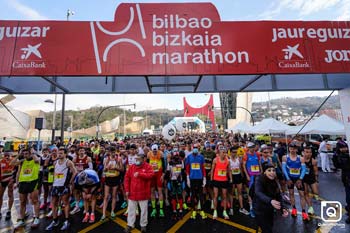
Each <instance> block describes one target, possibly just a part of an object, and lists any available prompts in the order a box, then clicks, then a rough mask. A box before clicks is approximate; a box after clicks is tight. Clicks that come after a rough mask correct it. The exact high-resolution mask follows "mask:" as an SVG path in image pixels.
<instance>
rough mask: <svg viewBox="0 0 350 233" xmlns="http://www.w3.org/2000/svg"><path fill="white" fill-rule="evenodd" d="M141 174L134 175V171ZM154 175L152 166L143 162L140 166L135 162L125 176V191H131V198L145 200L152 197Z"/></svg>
mask: <svg viewBox="0 0 350 233" xmlns="http://www.w3.org/2000/svg"><path fill="white" fill-rule="evenodd" d="M135 172H138V173H139V175H138V176H137V177H134V173H135ZM153 175H154V172H153V169H152V166H151V165H150V164H148V163H146V162H143V164H141V165H140V166H137V165H135V164H133V165H131V167H129V169H128V171H127V172H126V174H125V177H124V188H125V192H128V193H129V199H130V200H133V201H143V200H149V199H151V179H152V177H153Z"/></svg>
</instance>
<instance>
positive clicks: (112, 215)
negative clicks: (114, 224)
mask: <svg viewBox="0 0 350 233" xmlns="http://www.w3.org/2000/svg"><path fill="white" fill-rule="evenodd" d="M115 217H116V214H115V213H114V211H112V212H111V218H112V219H115Z"/></svg>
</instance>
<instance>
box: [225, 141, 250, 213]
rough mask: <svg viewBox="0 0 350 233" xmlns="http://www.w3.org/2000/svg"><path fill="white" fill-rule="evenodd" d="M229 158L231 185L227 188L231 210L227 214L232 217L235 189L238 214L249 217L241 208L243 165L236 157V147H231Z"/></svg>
mask: <svg viewBox="0 0 350 233" xmlns="http://www.w3.org/2000/svg"><path fill="white" fill-rule="evenodd" d="M230 151H231V158H230V171H231V174H232V185H230V187H229V199H230V203H231V205H230V206H231V209H230V212H229V214H230V215H233V196H234V193H235V189H236V188H237V195H238V202H239V212H240V213H242V214H244V215H249V212H248V211H247V210H246V209H245V208H244V207H243V196H242V183H243V176H242V175H243V172H242V171H243V167H242V166H243V165H242V161H241V160H240V158H239V157H238V154H237V151H238V146H236V147H235V146H234V147H231V149H230ZM237 195H236V196H237Z"/></svg>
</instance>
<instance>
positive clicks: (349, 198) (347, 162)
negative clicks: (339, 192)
mask: <svg viewBox="0 0 350 233" xmlns="http://www.w3.org/2000/svg"><path fill="white" fill-rule="evenodd" d="M336 158H337V159H336V163H335V166H336V167H337V168H340V169H341V179H342V182H343V184H344V187H345V195H346V207H345V209H346V210H347V211H348V213H349V212H350V157H349V150H348V146H347V144H346V143H344V144H339V145H337V154H336ZM346 223H347V224H350V217H348V219H347V220H346Z"/></svg>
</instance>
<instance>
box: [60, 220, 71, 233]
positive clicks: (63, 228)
mask: <svg viewBox="0 0 350 233" xmlns="http://www.w3.org/2000/svg"><path fill="white" fill-rule="evenodd" d="M69 226H70V224H69V222H68V221H67V220H66V221H64V223H63V225H62V227H61V231H65V230H67V229H68V228H69Z"/></svg>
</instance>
